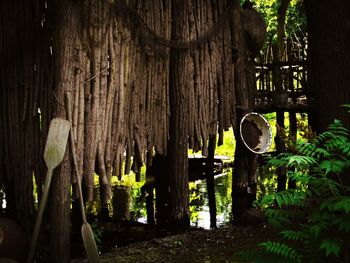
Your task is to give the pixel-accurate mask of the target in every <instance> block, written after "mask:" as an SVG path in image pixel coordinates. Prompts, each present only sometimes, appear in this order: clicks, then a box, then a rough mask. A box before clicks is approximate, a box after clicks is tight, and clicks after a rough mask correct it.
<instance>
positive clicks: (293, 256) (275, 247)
mask: <svg viewBox="0 0 350 263" xmlns="http://www.w3.org/2000/svg"><path fill="white" fill-rule="evenodd" d="M258 246H260V247H262V248H264V249H265V250H266V251H267V252H268V253H271V254H273V255H276V256H280V257H283V258H286V259H290V260H294V261H295V262H301V261H302V258H303V257H302V255H301V254H299V253H298V251H297V250H296V249H294V248H293V247H290V246H288V245H286V244H283V243H279V242H272V241H266V242H263V243H260V244H259V245H258Z"/></svg>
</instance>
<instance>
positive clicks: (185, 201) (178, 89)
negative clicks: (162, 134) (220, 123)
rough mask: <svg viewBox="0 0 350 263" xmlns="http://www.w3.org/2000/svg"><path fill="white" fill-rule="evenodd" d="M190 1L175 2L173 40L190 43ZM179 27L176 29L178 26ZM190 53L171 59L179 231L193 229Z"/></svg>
mask: <svg viewBox="0 0 350 263" xmlns="http://www.w3.org/2000/svg"><path fill="white" fill-rule="evenodd" d="M189 5H190V4H189V3H188V2H187V1H181V0H174V1H173V2H172V18H173V21H174V24H173V26H172V39H173V40H178V39H184V40H186V38H187V39H188V37H189V36H188V34H189V27H188V19H187V18H188V17H187V14H188V13H187V12H188V11H189V10H188V9H189ZM174 25H176V26H174ZM188 61H189V52H188V51H186V50H174V49H173V50H172V51H171V58H170V63H171V65H170V72H171V75H170V91H169V93H170V113H171V116H170V142H169V158H170V159H169V160H170V171H169V172H170V209H171V214H170V225H171V226H173V227H174V230H175V231H181V230H183V229H186V228H188V227H189V222H190V221H189V193H188V153H187V151H188V90H189V87H187V85H189V83H188V81H189V77H190V74H189V72H188V71H187V69H188V63H189V62H188Z"/></svg>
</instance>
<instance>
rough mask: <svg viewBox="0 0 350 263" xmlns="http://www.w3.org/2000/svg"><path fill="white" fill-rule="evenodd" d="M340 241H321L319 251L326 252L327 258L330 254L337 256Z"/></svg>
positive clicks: (337, 239)
mask: <svg viewBox="0 0 350 263" xmlns="http://www.w3.org/2000/svg"><path fill="white" fill-rule="evenodd" d="M342 243H343V242H342V241H341V239H339V238H335V239H324V240H322V241H321V244H320V249H324V250H326V256H327V257H328V256H329V255H330V254H334V255H336V256H339V253H340V251H341V248H342Z"/></svg>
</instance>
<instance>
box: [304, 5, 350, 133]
mask: <svg viewBox="0 0 350 263" xmlns="http://www.w3.org/2000/svg"><path fill="white" fill-rule="evenodd" d="M304 2H305V8H306V17H307V22H308V32H309V61H310V69H309V79H308V88H309V98H308V99H309V107H310V124H311V126H312V128H313V129H314V131H316V132H321V131H324V130H325V129H326V128H327V126H328V125H329V124H330V123H331V122H333V120H334V119H335V118H338V119H341V120H342V122H343V123H344V124H345V125H346V127H347V128H348V129H349V128H350V118H349V114H348V113H346V110H345V109H344V108H342V107H340V105H342V104H349V103H350V78H349V71H350V63H349V62H350V50H349V46H350V27H349V23H350V18H349V12H350V2H349V1H347V0H339V1H316V0H308V1H304Z"/></svg>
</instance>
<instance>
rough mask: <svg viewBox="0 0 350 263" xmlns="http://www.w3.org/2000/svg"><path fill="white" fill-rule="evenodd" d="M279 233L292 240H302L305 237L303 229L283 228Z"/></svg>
mask: <svg viewBox="0 0 350 263" xmlns="http://www.w3.org/2000/svg"><path fill="white" fill-rule="evenodd" d="M280 234H281V235H282V237H283V238H284V239H287V240H293V241H302V240H304V239H305V238H307V234H306V233H304V232H303V231H295V230H284V231H281V232H280Z"/></svg>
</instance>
